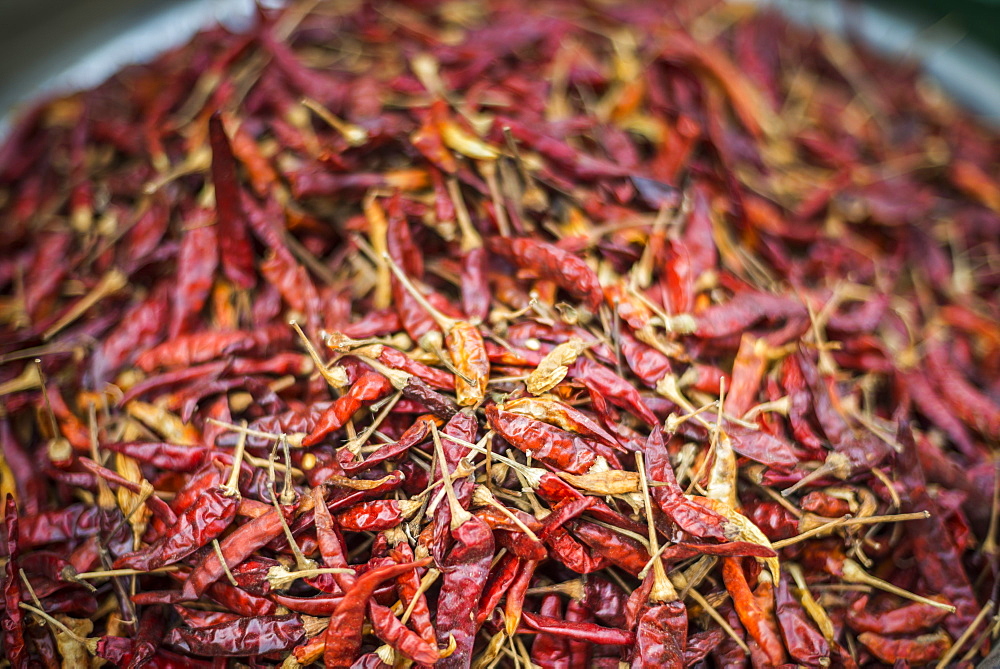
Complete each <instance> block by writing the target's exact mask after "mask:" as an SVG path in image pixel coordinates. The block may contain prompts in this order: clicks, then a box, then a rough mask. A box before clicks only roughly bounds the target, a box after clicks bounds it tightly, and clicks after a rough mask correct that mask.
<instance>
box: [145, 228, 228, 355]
mask: <svg viewBox="0 0 1000 669" xmlns="http://www.w3.org/2000/svg"><path fill="white" fill-rule="evenodd" d="M218 247H219V237H218V232H217V229H216V227H215V226H214V225H212V219H211V214H210V213H209V212H207V211H205V210H203V209H202V210H198V211H197V212H196V215H195V216H192V217H191V218H190V219H189V220H188V225H187V229H186V230H185V232H184V238H183V240H182V242H181V249H180V254H179V255H178V258H177V279H178V281H177V283H176V284H175V285H174V287H173V292H172V296H171V297H172V299H171V308H170V332H169V336H170V339H176V338H177V337H179V336H180V335H183V334H187V333H188V332H190V331H191V329H192V326H193V324H194V323H195V322H196V321H197V319H198V316H199V315H200V314H201V310H202V309H203V308H204V306H205V303H206V302H207V300H208V296H209V293H210V292H211V290H212V279H213V277H214V275H215V270H216V267H217V266H218V264H219V249H218ZM136 315H137V316H143V315H145V314H144V313H142V312H139V313H138V314H136ZM150 315H151V316H155V315H159V314H158V313H156V312H153V313H151V314H150ZM147 348H148V347H147Z"/></svg>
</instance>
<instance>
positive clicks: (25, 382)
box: [0, 357, 42, 397]
mask: <svg viewBox="0 0 1000 669" xmlns="http://www.w3.org/2000/svg"><path fill="white" fill-rule="evenodd" d="M4 362H6V359H5V358H3V357H0V364H3V363H4ZM41 386H42V377H41V373H40V372H39V370H38V367H37V366H35V365H25V367H24V371H23V372H21V373H20V374H18V375H17V376H16V377H14V378H13V379H11V380H10V381H5V382H4V383H0V397H3V396H4V395H10V394H11V393H19V392H23V391H25V390H34V389H35V388H40V387H41Z"/></svg>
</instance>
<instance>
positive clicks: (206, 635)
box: [167, 613, 305, 657]
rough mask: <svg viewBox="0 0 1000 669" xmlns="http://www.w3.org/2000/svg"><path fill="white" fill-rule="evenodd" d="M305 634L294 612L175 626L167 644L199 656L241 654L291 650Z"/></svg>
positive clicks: (261, 653)
mask: <svg viewBox="0 0 1000 669" xmlns="http://www.w3.org/2000/svg"><path fill="white" fill-rule="evenodd" d="M304 635H305V631H304V630H303V628H302V621H301V619H300V618H299V616H298V615H296V614H294V613H291V614H288V615H283V616H258V617H255V618H238V619H236V620H233V621H229V622H222V623H217V624H215V625H209V626H208V627H198V628H184V627H175V628H174V629H173V630H171V631H170V634H169V635H168V636H167V643H170V644H172V645H174V646H176V647H177V648H180V649H181V650H185V651H188V652H191V653H195V654H196V655H208V656H222V657H241V656H248V655H252V656H257V655H263V654H266V653H271V652H274V651H280V650H288V649H290V648H291V647H292V646H294V645H295V644H296V643H298V641H299V640H300V639H301V638H302V637H303V636H304Z"/></svg>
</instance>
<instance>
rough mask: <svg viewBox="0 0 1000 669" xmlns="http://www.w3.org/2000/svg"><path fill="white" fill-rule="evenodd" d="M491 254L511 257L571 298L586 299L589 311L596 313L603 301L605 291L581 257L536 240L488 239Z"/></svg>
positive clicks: (516, 262)
mask: <svg viewBox="0 0 1000 669" xmlns="http://www.w3.org/2000/svg"><path fill="white" fill-rule="evenodd" d="M486 244H487V248H489V250H490V251H491V252H492V253H497V254H499V255H502V256H504V257H505V258H508V259H509V260H511V261H512V262H514V264H516V265H517V266H518V267H523V268H526V269H530V270H531V271H532V272H536V273H538V275H539V276H541V277H543V278H546V279H549V280H551V281H555V282H556V283H557V284H559V286H560V287H561V288H562V289H563V290H565V291H566V292H567V293H569V294H570V295H572V296H574V297H576V298H579V299H580V300H583V301H584V303H585V304H586V306H587V308H588V309H590V310H591V311H597V308H598V307H599V306H600V305H601V303H602V302H603V301H604V291H603V290H601V284H600V282H599V281H598V280H597V275H596V274H594V271H593V270H592V269H590V267H589V266H588V265H587V263H585V262H584V261H583V260H581V259H580V258H577V257H576V256H575V255H573V254H572V253H568V252H566V251H563V250H562V249H560V248H559V247H557V246H553V245H552V244H547V243H545V242H542V241H539V240H537V239H530V238H518V239H501V238H497V237H491V238H489V239H487V240H486Z"/></svg>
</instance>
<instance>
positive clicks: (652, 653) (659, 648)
mask: <svg viewBox="0 0 1000 669" xmlns="http://www.w3.org/2000/svg"><path fill="white" fill-rule="evenodd" d="M687 629H688V620H687V609H686V608H685V607H684V604H683V602H680V601H673V602H667V603H665V604H656V605H654V606H649V607H646V608H645V609H644V611H643V612H642V615H640V616H639V621H638V624H637V626H636V631H635V649H634V651H633V654H632V665H631V666H633V667H659V666H664V667H674V668H676V669H680V668H682V667H684V666H685V665H684V659H685V658H684V650H685V647H686V645H687Z"/></svg>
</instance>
